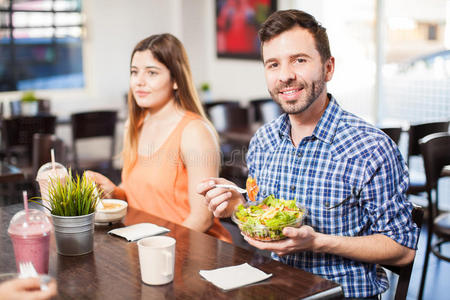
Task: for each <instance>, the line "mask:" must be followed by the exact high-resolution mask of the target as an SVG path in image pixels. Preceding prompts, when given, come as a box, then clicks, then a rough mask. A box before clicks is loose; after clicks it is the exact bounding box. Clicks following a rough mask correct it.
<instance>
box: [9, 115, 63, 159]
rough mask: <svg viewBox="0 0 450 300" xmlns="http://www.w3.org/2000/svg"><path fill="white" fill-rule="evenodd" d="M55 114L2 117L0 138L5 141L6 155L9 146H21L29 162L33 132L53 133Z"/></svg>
mask: <svg viewBox="0 0 450 300" xmlns="http://www.w3.org/2000/svg"><path fill="white" fill-rule="evenodd" d="M55 126H56V117H55V116H51V115H48V116H33V117H31V116H20V117H13V118H9V119H4V120H3V124H2V130H3V132H2V140H3V142H4V143H5V149H6V155H7V156H8V155H9V150H10V147H14V146H23V147H25V148H26V151H27V152H28V159H29V161H30V162H31V156H32V155H31V153H32V142H33V134H35V133H50V134H54V133H55Z"/></svg>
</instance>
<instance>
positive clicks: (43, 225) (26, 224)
mask: <svg viewBox="0 0 450 300" xmlns="http://www.w3.org/2000/svg"><path fill="white" fill-rule="evenodd" d="M51 231H52V224H51V223H50V221H49V219H48V217H47V215H46V214H45V213H44V212H42V211H40V210H37V209H29V210H28V212H26V211H25V210H21V211H19V212H18V213H16V214H15V215H14V216H13V217H12V219H11V221H10V223H9V227H8V234H9V236H10V237H11V241H12V243H13V247H14V256H15V258H16V267H17V272H20V270H19V263H21V262H32V263H33V265H34V267H35V269H36V271H37V272H38V273H39V274H47V273H48V259H49V246H50V233H51Z"/></svg>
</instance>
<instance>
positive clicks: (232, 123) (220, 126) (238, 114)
mask: <svg viewBox="0 0 450 300" xmlns="http://www.w3.org/2000/svg"><path fill="white" fill-rule="evenodd" d="M205 107H206V108H207V114H208V116H209V118H210V120H211V122H212V124H213V125H214V127H215V128H216V130H217V132H219V133H220V132H226V131H238V130H245V129H248V128H249V124H250V123H249V120H248V111H247V109H245V108H242V107H240V106H239V104H238V103H237V102H214V103H208V104H207V105H205Z"/></svg>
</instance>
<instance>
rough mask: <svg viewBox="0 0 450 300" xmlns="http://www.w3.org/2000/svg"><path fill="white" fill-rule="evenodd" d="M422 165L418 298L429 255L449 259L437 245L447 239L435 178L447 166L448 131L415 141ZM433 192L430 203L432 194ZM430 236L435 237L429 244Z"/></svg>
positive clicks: (448, 221)
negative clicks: (424, 219)
mask: <svg viewBox="0 0 450 300" xmlns="http://www.w3.org/2000/svg"><path fill="white" fill-rule="evenodd" d="M419 144H420V147H421V150H422V156H423V160H424V165H425V175H426V192H427V196H428V223H427V224H428V236H427V248H426V252H425V261H424V265H423V272H422V279H421V281H420V290H419V299H422V297H423V290H424V287H425V280H426V274H427V268H428V261H429V254H430V252H433V254H434V255H436V257H438V258H440V259H443V260H445V261H447V262H450V257H449V256H445V255H444V254H442V253H441V251H440V246H441V245H442V244H444V243H447V242H450V213H440V211H439V206H438V196H439V190H438V187H439V184H438V183H439V179H440V178H441V177H442V169H443V167H444V166H447V165H450V134H449V133H448V132H442V133H434V134H431V135H427V136H426V137H424V138H422V139H421V140H420V141H419ZM433 190H434V191H435V193H434V194H435V197H434V200H435V201H434V203H433V197H432V195H433V193H432V191H433ZM433 235H436V236H437V237H438V240H437V241H436V242H435V243H434V244H432V243H431V240H432V237H433Z"/></svg>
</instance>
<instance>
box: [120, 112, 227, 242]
mask: <svg viewBox="0 0 450 300" xmlns="http://www.w3.org/2000/svg"><path fill="white" fill-rule="evenodd" d="M198 119H201V117H200V116H198V115H196V114H194V113H191V112H186V113H185V115H184V117H183V118H182V119H181V120H180V121H179V123H178V124H177V125H176V127H175V129H174V130H173V131H172V133H171V134H170V135H169V137H168V138H167V139H166V141H165V142H164V143H163V144H162V146H161V147H160V148H159V149H158V150H157V151H156V152H154V153H153V154H151V155H149V156H143V155H138V158H137V161H136V164H135V165H134V167H133V168H132V169H131V171H130V172H129V173H128V174H125V173H124V172H123V171H122V188H123V190H124V191H125V194H126V197H127V201H128V205H129V206H131V207H134V208H137V209H139V210H143V211H145V212H148V213H150V214H153V215H156V216H159V217H162V218H164V219H167V220H169V221H172V222H174V223H177V224H181V223H182V222H183V221H184V220H185V219H186V218H187V217H188V215H189V213H190V205H189V193H188V173H187V170H186V167H185V165H184V163H183V161H182V160H181V138H182V134H183V130H184V128H185V127H186V125H187V124H188V123H189V122H190V121H192V120H198ZM207 233H208V234H210V235H212V236H215V237H217V238H219V239H221V240H224V241H227V242H230V243H231V235H230V233H229V232H228V231H227V230H226V229H225V228H224V227H223V226H222V225H221V224H220V222H219V220H218V219H217V218H214V223H213V226H211V228H210V229H209V230H208V232H207Z"/></svg>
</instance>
